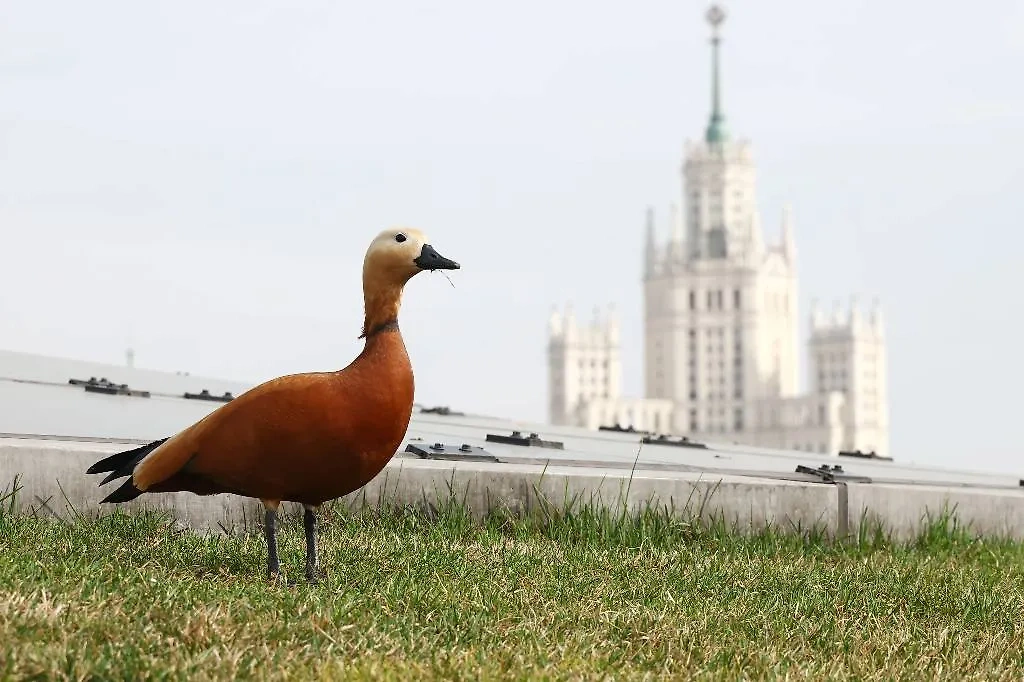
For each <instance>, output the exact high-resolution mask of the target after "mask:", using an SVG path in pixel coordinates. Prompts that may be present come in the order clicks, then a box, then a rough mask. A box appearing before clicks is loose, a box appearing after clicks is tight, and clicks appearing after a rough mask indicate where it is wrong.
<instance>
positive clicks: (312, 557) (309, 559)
mask: <svg viewBox="0 0 1024 682" xmlns="http://www.w3.org/2000/svg"><path fill="white" fill-rule="evenodd" d="M302 506H303V507H305V508H306V513H305V514H304V515H303V519H302V520H303V525H304V526H305V527H306V580H308V581H309V582H310V583H311V584H313V585H317V584H319V583H320V579H319V578H318V577H317V570H318V569H319V568H320V561H319V558H318V557H317V553H316V509H317V508H316V507H315V506H314V505H311V504H304V505H302Z"/></svg>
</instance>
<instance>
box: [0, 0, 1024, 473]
mask: <svg viewBox="0 0 1024 682" xmlns="http://www.w3.org/2000/svg"><path fill="white" fill-rule="evenodd" d="M706 6H707V5H706V3H703V2H695V1H694V0H685V1H678V0H677V1H675V2H669V1H667V0H643V1H641V0H637V1H635V2H630V3H623V2H608V1H601V2H594V1H593V0H591V1H590V2H582V1H581V0H562V1H560V2H550V1H545V2H540V1H537V0H522V1H520V2H516V3H481V2H469V1H468V0H448V1H447V2H443V3H438V2H434V3H427V2H412V1H410V0H376V1H375V2H360V3H337V2H327V1H326V0H323V1H321V2H312V1H308V0H303V1H298V0H292V1H290V2H284V1H283V0H277V1H275V2H267V1H259V0H257V1H253V0H247V1H246V2H241V1H237V0H231V1H228V0H221V1H219V2H197V1H195V0H175V1H174V2H167V1H150V2H137V1H133V2H129V1H127V0H125V1H121V2H113V1H109V0H97V1H94V2H89V3H83V2H73V1H71V0H61V1H56V0H6V1H5V2H3V3H0V234H2V237H3V241H2V251H0V254H2V260H0V263H2V268H0V290H2V292H3V293H2V295H0V347H3V348H8V349H13V350H24V351H31V352H38V353H46V354H54V355H62V356H68V357H74V358H82V359H89V360H96V361H109V362H117V363H120V362H123V359H124V349H125V348H127V347H129V346H131V347H133V348H134V349H135V350H136V362H137V364H138V365H139V366H145V367H151V368H157V369H168V370H187V371H190V372H192V373H194V374H204V375H209V376H216V377H223V378H228V379H240V380H246V381H260V380H263V379H267V378H270V377H272V376H275V375H278V374H282V373H287V372H294V371H309V370H318V369H337V368H340V367H342V366H344V365H346V364H347V363H348V362H349V361H350V360H351V359H352V358H353V357H354V356H355V354H357V353H358V350H359V348H360V347H361V342H360V341H358V340H357V338H356V337H357V335H358V334H359V329H360V324H361V306H362V298H361V292H360V289H359V287H360V279H359V269H360V265H361V262H362V257H363V253H364V251H365V248H366V246H367V244H368V243H369V241H370V239H371V238H372V237H373V235H375V234H376V233H377V232H378V231H379V230H380V229H382V228H384V227H388V226H391V225H395V224H407V225H413V226H416V227H420V228H422V229H424V230H426V231H427V232H428V234H429V235H430V236H431V238H432V240H433V243H434V245H435V246H436V247H437V249H438V251H440V252H441V253H442V254H444V255H446V256H449V257H451V258H453V259H455V260H458V261H459V262H461V263H462V264H463V269H462V270H461V271H459V272H456V273H454V274H453V275H452V281H453V282H454V284H455V288H454V289H453V288H452V287H451V286H450V285H449V284H448V282H447V281H446V280H445V279H444V278H443V277H442V276H440V275H434V276H420V277H417V278H416V280H414V281H413V282H412V283H411V285H410V286H409V288H408V290H407V294H406V299H405V304H404V308H403V315H402V327H403V331H404V333H405V337H406V341H407V344H408V346H409V349H410V353H411V355H412V358H413V363H414V367H415V370H416V376H417V398H418V400H420V401H421V402H424V403H427V404H447V405H450V406H452V407H453V408H456V409H464V410H468V411H472V412H483V413H488V414H493V415H496V416H502V417H508V418H520V419H531V420H545V419H546V416H547V410H546V395H547V386H546V383H547V378H546V356H545V345H546V323H547V317H548V313H549V311H550V309H551V306H552V305H554V304H559V305H561V304H564V303H565V302H567V301H572V302H573V303H574V305H575V307H576V310H577V311H578V314H580V315H582V316H583V317H584V318H586V317H588V316H589V311H590V310H591V309H592V307H593V306H595V305H606V304H608V303H614V304H615V305H616V306H617V308H618V309H619V311H620V313H621V316H622V324H623V350H624V364H625V386H626V391H627V394H629V395H634V396H636V395H640V394H641V392H642V380H641V369H642V356H641V351H642V348H641V345H642V344H641V341H642V336H641V262H642V255H643V216H644V210H645V208H646V206H647V205H653V206H655V209H656V211H657V212H658V214H659V217H660V218H661V219H662V220H664V218H665V216H666V215H667V209H668V205H669V203H670V202H672V201H677V200H678V199H677V197H678V196H679V193H680V183H681V178H680V175H679V168H680V164H681V160H682V146H683V142H684V140H686V139H688V138H699V137H700V135H701V133H702V131H703V127H704V124H705V121H706V118H707V115H708V109H709V94H708V89H709V84H708V71H709V53H708V42H707V38H708V30H707V27H706V25H705V24H704V21H703V13H704V11H705V9H706ZM726 9H727V11H728V12H729V18H728V20H727V22H726V24H725V26H724V33H723V34H724V42H723V57H722V59H723V64H722V66H723V100H724V108H725V114H726V123H727V125H728V129H729V130H730V132H731V133H732V134H733V135H734V136H737V137H744V138H748V139H750V140H752V142H753V148H754V154H755V158H756V162H757V164H758V173H759V176H758V182H759V185H758V197H759V202H760V206H761V211H762V217H763V223H764V225H765V228H766V231H767V232H768V235H767V236H768V238H769V240H774V239H775V238H776V235H777V232H778V225H779V219H780V216H781V210H782V206H783V204H784V203H786V202H789V203H791V204H792V207H793V216H794V222H795V228H796V229H795V233H796V240H797V249H798V255H799V263H798V267H799V276H800V290H801V317H802V318H806V316H807V313H808V310H809V303H810V300H811V299H812V297H817V298H819V299H822V300H824V301H825V302H826V303H827V304H828V305H831V302H832V300H833V299H835V298H840V299H841V300H842V301H843V302H844V304H845V303H846V302H847V301H848V299H849V296H850V294H858V295H859V296H860V297H861V299H862V300H863V301H865V302H866V301H869V300H870V299H871V298H872V297H873V296H879V297H880V298H881V300H882V303H883V306H884V313H885V318H886V323H887V332H888V338H889V345H888V350H889V366H890V373H889V387H890V398H891V411H890V412H891V421H892V448H893V455H894V456H895V457H896V458H897V459H899V460H902V461H917V462H928V463H934V464H942V465H956V466H965V467H974V468H987V469H997V470H998V469H1003V470H1008V471H1024V462H1022V458H1021V453H1022V452H1024V446H1022V444H1021V443H1022V440H1024V438H1022V436H1024V430H1022V428H1021V426H1020V425H1021V423H1022V418H1021V416H1020V410H1021V408H1022V407H1024V404H1022V402H1021V399H1020V391H1021V386H1022V384H1024V365H1022V357H1024V355H1022V354H1021V353H1022V349H1024V338H1022V333H1021V332H1022V325H1021V322H1020V319H1019V317H1020V313H1021V312H1022V306H1021V303H1020V295H1021V292H1022V291H1024V268H1021V266H1020V260H1021V254H1022V252H1024V237H1022V232H1024V222H1022V216H1024V199H1022V193H1021V187H1022V185H1024V162H1022V154H1024V88H1022V87H1021V85H1020V83H1021V76H1020V74H1021V72H1022V68H1024V3H1020V2H1014V1H1013V0H999V1H997V0H991V1H987V2H977V3H974V4H973V5H970V6H969V5H967V4H964V3H953V2H945V3H912V2H902V3H893V2H882V1H881V0H874V1H873V2H856V1H853V0H851V1H848V2H820V3H811V2H796V1H795V0H777V1H776V2H773V3H763V2H751V1H750V0H745V1H742V2H739V1H738V2H729V3H726ZM805 366H806V365H805Z"/></svg>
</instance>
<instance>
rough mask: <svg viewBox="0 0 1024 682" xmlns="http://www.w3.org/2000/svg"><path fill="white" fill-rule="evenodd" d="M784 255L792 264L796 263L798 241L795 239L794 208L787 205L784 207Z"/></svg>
mask: <svg viewBox="0 0 1024 682" xmlns="http://www.w3.org/2000/svg"><path fill="white" fill-rule="evenodd" d="M782 255H784V256H785V257H786V261H787V262H789V263H790V264H792V263H793V262H794V261H796V240H795V239H794V238H793V208H792V207H791V206H790V205H789V204H786V205H785V206H783V207H782Z"/></svg>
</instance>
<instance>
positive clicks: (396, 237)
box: [395, 232, 406, 244]
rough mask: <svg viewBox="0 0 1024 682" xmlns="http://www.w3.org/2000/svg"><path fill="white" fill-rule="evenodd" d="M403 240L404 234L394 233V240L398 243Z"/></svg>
mask: <svg viewBox="0 0 1024 682" xmlns="http://www.w3.org/2000/svg"><path fill="white" fill-rule="evenodd" d="M405 240H406V236H405V235H404V234H402V233H401V232H399V233H398V234H396V235H395V241H396V242H398V243H399V244H401V243H402V242H404V241H405Z"/></svg>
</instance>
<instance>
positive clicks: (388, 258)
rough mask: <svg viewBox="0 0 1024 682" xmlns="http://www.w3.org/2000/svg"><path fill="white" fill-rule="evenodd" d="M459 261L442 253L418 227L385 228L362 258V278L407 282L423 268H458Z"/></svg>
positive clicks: (383, 283)
mask: <svg viewBox="0 0 1024 682" xmlns="http://www.w3.org/2000/svg"><path fill="white" fill-rule="evenodd" d="M458 268H459V264H458V263H456V262H454V261H451V260H449V259H447V258H445V257H443V256H441V255H440V254H439V253H437V251H435V250H434V247H433V246H431V245H430V243H429V241H428V240H427V236H426V235H425V234H423V232H422V231H420V230H417V229H415V228H411V227H409V228H391V229H387V230H383V231H381V232H380V234H378V235H377V236H376V238H374V240H373V241H372V242H370V246H369V248H367V250H366V257H365V258H364V259H363V279H364V282H365V281H366V280H367V279H368V278H369V279H372V280H375V281H376V283H378V284H381V285H385V284H405V282H407V281H409V279H411V278H412V277H413V276H414V275H415V274H416V273H418V272H420V271H422V270H457V269H458Z"/></svg>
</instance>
